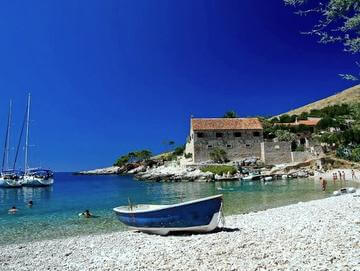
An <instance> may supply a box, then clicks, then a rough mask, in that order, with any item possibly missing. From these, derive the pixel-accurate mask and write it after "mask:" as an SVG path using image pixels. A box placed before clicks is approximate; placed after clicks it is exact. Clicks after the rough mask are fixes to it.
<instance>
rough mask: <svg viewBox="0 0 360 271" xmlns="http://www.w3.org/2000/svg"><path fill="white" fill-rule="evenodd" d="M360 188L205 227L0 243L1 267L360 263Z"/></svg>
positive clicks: (13, 270)
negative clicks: (198, 231)
mask: <svg viewBox="0 0 360 271" xmlns="http://www.w3.org/2000/svg"><path fill="white" fill-rule="evenodd" d="M359 211H360V194H359V193H358V192H357V193H356V194H355V195H354V194H349V195H344V196H339V197H331V198H327V199H323V200H316V201H310V202H306V203H301V202H300V203H298V204H294V205H289V206H285V207H280V208H275V209H269V210H266V211H261V212H257V213H249V214H244V215H235V216H230V217H226V227H225V228H222V229H219V230H217V231H215V232H213V233H209V234H194V235H170V236H165V237H164V236H156V235H149V234H144V233H139V232H134V231H127V232H116V233H111V234H104V235H95V236H82V237H72V238H66V239H59V240H47V241H40V242H33V243H24V244H14V245H6V246H3V247H1V252H2V257H0V270H7V271H20V270H24V271H25V270H74V271H76V270H360V235H359V231H360V218H359V216H358V213H359Z"/></svg>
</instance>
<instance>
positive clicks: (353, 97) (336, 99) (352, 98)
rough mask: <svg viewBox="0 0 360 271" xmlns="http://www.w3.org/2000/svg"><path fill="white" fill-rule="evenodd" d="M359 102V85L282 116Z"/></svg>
mask: <svg viewBox="0 0 360 271" xmlns="http://www.w3.org/2000/svg"><path fill="white" fill-rule="evenodd" d="M354 102H360V85H356V86H353V87H351V88H348V89H346V90H344V91H342V92H339V93H337V94H335V95H332V96H329V97H327V98H325V99H322V100H319V101H317V102H313V103H310V104H308V105H305V106H302V107H299V108H297V109H294V110H291V111H289V112H286V113H284V114H289V115H300V114H301V113H302V112H310V110H311V109H321V108H324V107H326V106H329V105H335V104H342V103H348V104H349V103H354Z"/></svg>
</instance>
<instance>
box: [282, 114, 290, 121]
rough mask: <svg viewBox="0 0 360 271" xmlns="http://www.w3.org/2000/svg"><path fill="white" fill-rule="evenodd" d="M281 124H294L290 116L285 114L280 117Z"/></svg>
mask: <svg viewBox="0 0 360 271" xmlns="http://www.w3.org/2000/svg"><path fill="white" fill-rule="evenodd" d="M280 122H281V123H288V122H292V118H291V117H290V116H289V115H288V114H284V115H281V116H280Z"/></svg>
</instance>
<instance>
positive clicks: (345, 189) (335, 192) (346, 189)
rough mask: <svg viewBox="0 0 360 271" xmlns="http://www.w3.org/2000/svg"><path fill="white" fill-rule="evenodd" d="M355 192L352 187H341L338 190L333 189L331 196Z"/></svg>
mask: <svg viewBox="0 0 360 271" xmlns="http://www.w3.org/2000/svg"><path fill="white" fill-rule="evenodd" d="M355 192H356V189H355V188H354V187H344V188H341V189H340V190H337V191H334V192H333V196H340V195H344V194H349V193H355Z"/></svg>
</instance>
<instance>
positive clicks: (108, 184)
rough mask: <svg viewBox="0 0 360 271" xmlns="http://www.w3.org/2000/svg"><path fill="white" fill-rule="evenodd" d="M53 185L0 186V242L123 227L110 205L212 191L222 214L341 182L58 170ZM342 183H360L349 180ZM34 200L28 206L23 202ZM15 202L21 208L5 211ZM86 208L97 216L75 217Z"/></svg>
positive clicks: (315, 194)
mask: <svg viewBox="0 0 360 271" xmlns="http://www.w3.org/2000/svg"><path fill="white" fill-rule="evenodd" d="M55 179H56V181H55V183H54V185H53V186H52V187H45V188H32V187H24V188H19V189H0V244H7V243H14V242H26V241H32V240H41V239H52V238H61V237H66V236H74V235H82V234H95V233H104V232H111V231H121V230H124V229H126V228H125V227H124V226H123V225H122V224H121V223H119V222H118V221H117V220H116V217H115V215H114V213H113V211H112V208H114V207H116V206H120V205H127V204H128V199H130V200H131V202H132V203H135V204H136V203H153V204H172V203H179V202H183V201H187V200H193V199H198V198H201V197H206V196H211V195H215V194H223V195H224V207H225V208H224V209H225V214H226V215H230V214H240V213H247V212H250V211H258V210H264V209H267V208H273V207H278V206H283V205H288V204H292V203H297V202H299V201H309V200H313V199H320V198H324V197H328V196H330V195H331V193H332V192H333V191H334V190H338V189H340V188H341V187H343V186H345V185H344V183H340V182H336V183H333V182H328V189H327V191H326V192H323V191H321V187H320V184H319V182H315V181H312V180H301V179H297V180H284V181H276V182H270V183H265V184H264V183H260V182H217V183H205V182H204V183H202V182H186V183H156V182H144V181H135V180H133V179H132V178H130V177H128V176H73V175H71V174H67V173H57V174H56V176H55ZM346 186H355V187H359V185H358V184H351V183H347V184H346ZM29 200H32V201H34V206H33V207H32V208H29V207H28V206H27V202H28V201H29ZM13 205H15V206H16V207H18V209H19V212H18V213H17V214H15V215H9V214H8V213H7V210H8V209H9V208H10V207H11V206H13ZM85 209H89V210H90V211H91V212H92V213H94V214H96V215H98V216H99V217H98V218H95V219H84V218H79V216H78V213H80V212H82V211H84V210H85Z"/></svg>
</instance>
